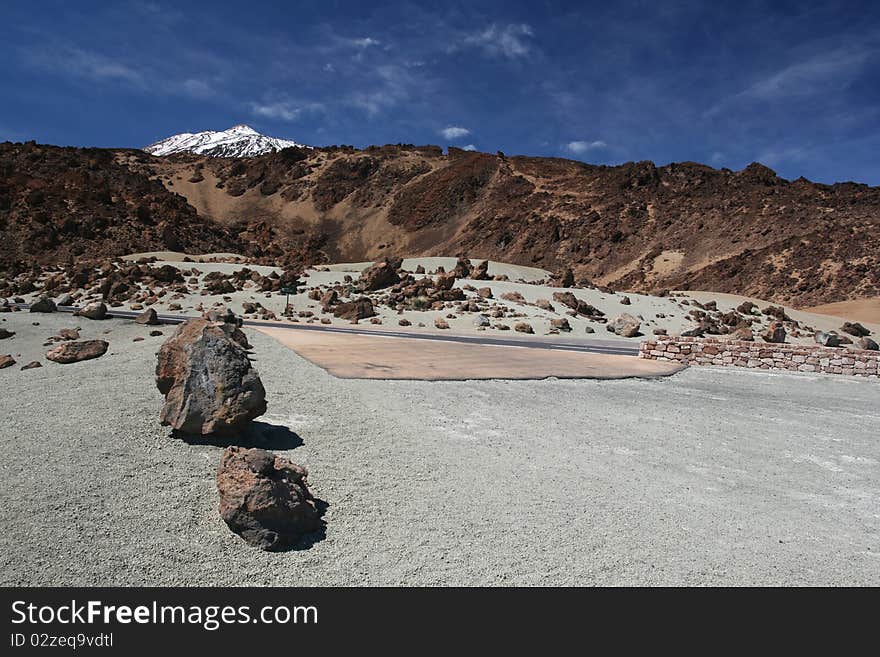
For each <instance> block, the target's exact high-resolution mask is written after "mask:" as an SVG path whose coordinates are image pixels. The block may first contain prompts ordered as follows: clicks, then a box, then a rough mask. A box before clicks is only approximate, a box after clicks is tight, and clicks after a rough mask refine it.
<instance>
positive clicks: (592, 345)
mask: <svg viewBox="0 0 880 657" xmlns="http://www.w3.org/2000/svg"><path fill="white" fill-rule="evenodd" d="M13 305H16V306H18V307H19V308H22V309H25V310H26V309H28V308H29V307H30V305H29V304H26V303H19V304H13ZM58 310H59V311H60V312H68V313H72V312H74V311H75V310H78V308H77V307H75V306H58ZM107 314H108V315H110V316H111V317H122V318H132V317H137V316H138V315H140V314H141V313H140V312H138V311H134V310H118V309H115V308H109V309H108V310H107ZM158 317H159V319H160V320H161V321H162V323H164V324H179V323H181V322H185V321H186V320H188V319H195V318H196V317H195V316H187V315H168V314H161V313H158ZM244 325H245V326H259V327H264V328H266V327H268V328H282V329H291V330H300V331H325V332H328V333H347V334H355V335H372V336H377V337H386V338H408V339H413V340H437V341H440V342H463V343H466V344H483V345H492V346H496V347H526V348H529V349H556V350H565V351H583V352H588V353H596V354H609V355H616V356H636V355H638V353H639V347H638V344H637V343H633V344H631V345H630V344H621V343H620V342H617V341H613V340H579V339H576V338H568V339H566V338H562V339H554V340H534V339H529V338H495V337H483V336H477V335H473V336H471V335H452V334H439V333H415V332H409V331H394V330H388V329H379V328H375V329H374V328H355V327H353V326H352V327H342V326H327V325H326V324H293V323H290V322H270V321H266V322H264V321H253V320H244Z"/></svg>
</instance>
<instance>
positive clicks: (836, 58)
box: [705, 47, 877, 118]
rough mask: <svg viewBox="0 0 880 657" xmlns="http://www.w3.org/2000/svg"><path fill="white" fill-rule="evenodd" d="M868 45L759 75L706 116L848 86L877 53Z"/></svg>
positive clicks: (839, 51)
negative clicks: (733, 107) (762, 102)
mask: <svg viewBox="0 0 880 657" xmlns="http://www.w3.org/2000/svg"><path fill="white" fill-rule="evenodd" d="M876 52H877V51H876V50H875V49H871V48H867V47H844V48H839V49H837V50H832V51H829V52H822V53H820V54H817V55H814V56H813V57H810V58H808V59H805V60H803V61H800V62H796V63H794V64H790V65H788V66H785V67H784V68H781V69H779V70H778V71H776V72H775V73H772V74H770V75H767V76H765V77H762V78H759V79H758V80H756V81H755V82H753V83H752V84H751V85H750V86H748V87H747V88H746V89H744V90H742V91H740V92H739V93H736V94H734V95H732V96H729V97H727V98H723V99H722V100H721V101H719V102H717V103H716V104H714V105H713V106H712V107H711V108H710V109H709V110H708V111H707V112H706V113H705V116H706V117H708V118H711V117H712V116H715V115H717V114H718V113H720V112H721V111H723V110H725V109H727V108H729V107H732V106H736V105H739V104H741V103H743V102H754V101H768V102H770V101H786V100H790V99H795V98H804V97H807V96H814V95H819V94H832V93H836V92H840V91H842V90H844V89H845V88H846V87H847V86H849V84H850V83H851V82H852V80H853V79H854V78H855V77H856V76H857V75H858V74H859V73H860V72H861V71H862V69H863V68H864V67H865V64H866V63H867V62H868V60H869V59H870V58H871V57H872V55H874V54H876Z"/></svg>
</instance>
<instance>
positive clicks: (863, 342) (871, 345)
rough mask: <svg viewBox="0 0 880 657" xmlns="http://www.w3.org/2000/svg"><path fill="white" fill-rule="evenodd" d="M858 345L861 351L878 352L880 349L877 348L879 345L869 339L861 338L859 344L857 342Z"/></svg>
mask: <svg viewBox="0 0 880 657" xmlns="http://www.w3.org/2000/svg"><path fill="white" fill-rule="evenodd" d="M856 345H857V346H858V348H859V349H865V350H867V351H877V350H878V349H880V347H878V346H877V343H876V342H874V341H873V340H872V339H871V338H869V337H862V338H859V340H858V342H856Z"/></svg>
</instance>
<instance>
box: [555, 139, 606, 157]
mask: <svg viewBox="0 0 880 657" xmlns="http://www.w3.org/2000/svg"><path fill="white" fill-rule="evenodd" d="M607 147H608V144H606V143H605V142H604V141H570V142H568V143H567V144H565V145H564V146H563V147H562V148H563V150H566V151H568V152H569V153H572V154H573V155H583V154H584V153H587V152H589V151H595V150H600V149H602V148H607Z"/></svg>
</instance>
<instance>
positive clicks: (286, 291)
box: [281, 287, 296, 315]
mask: <svg viewBox="0 0 880 657" xmlns="http://www.w3.org/2000/svg"><path fill="white" fill-rule="evenodd" d="M281 294H286V295H287V300H286V301H285V302H284V314H285V315H286V314H287V313H288V312H290V295H291V294H296V288H295V287H282V288H281Z"/></svg>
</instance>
